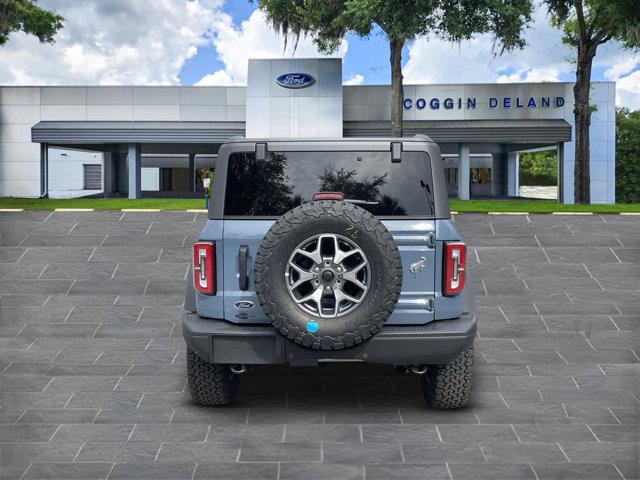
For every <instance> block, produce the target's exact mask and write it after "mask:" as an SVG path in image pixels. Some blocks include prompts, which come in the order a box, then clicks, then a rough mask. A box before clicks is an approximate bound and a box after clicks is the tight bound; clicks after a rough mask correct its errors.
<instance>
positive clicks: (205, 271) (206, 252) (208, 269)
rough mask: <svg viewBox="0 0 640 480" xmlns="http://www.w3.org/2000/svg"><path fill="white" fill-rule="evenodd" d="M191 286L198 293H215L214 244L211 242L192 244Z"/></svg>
mask: <svg viewBox="0 0 640 480" xmlns="http://www.w3.org/2000/svg"><path fill="white" fill-rule="evenodd" d="M193 286H194V287H195V289H196V290H197V291H198V292H200V293H205V294H207V295H215V293H216V246H215V244H214V243H213V242H197V243H194V244H193Z"/></svg>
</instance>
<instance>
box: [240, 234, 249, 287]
mask: <svg viewBox="0 0 640 480" xmlns="http://www.w3.org/2000/svg"><path fill="white" fill-rule="evenodd" d="M248 257H249V247H248V246H247V245H240V251H239V253H238V270H239V271H240V277H239V279H238V283H239V286H240V290H242V291H246V290H249V277H248V275H247V258H248Z"/></svg>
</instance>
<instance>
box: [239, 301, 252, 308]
mask: <svg viewBox="0 0 640 480" xmlns="http://www.w3.org/2000/svg"><path fill="white" fill-rule="evenodd" d="M234 305H235V307H236V308H251V307H253V302H251V301H249V300H240V301H238V302H236V303H234Z"/></svg>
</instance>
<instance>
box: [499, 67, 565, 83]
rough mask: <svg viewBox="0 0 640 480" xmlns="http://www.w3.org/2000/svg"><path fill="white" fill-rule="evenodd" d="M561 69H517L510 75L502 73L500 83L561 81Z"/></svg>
mask: <svg viewBox="0 0 640 480" xmlns="http://www.w3.org/2000/svg"><path fill="white" fill-rule="evenodd" d="M559 81H560V71H559V70H558V69H557V68H531V69H528V70H526V69H521V70H517V71H515V72H514V73H512V74H510V75H500V76H499V77H498V78H497V79H496V82H498V83H520V82H532V83H535V82H559Z"/></svg>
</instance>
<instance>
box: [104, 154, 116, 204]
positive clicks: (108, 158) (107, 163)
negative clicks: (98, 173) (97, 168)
mask: <svg viewBox="0 0 640 480" xmlns="http://www.w3.org/2000/svg"><path fill="white" fill-rule="evenodd" d="M113 161H114V160H113V154H112V153H111V152H103V154H102V185H103V190H104V196H105V197H108V196H110V194H112V193H113V192H114V189H115V186H114V181H113V180H114V174H113Z"/></svg>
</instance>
